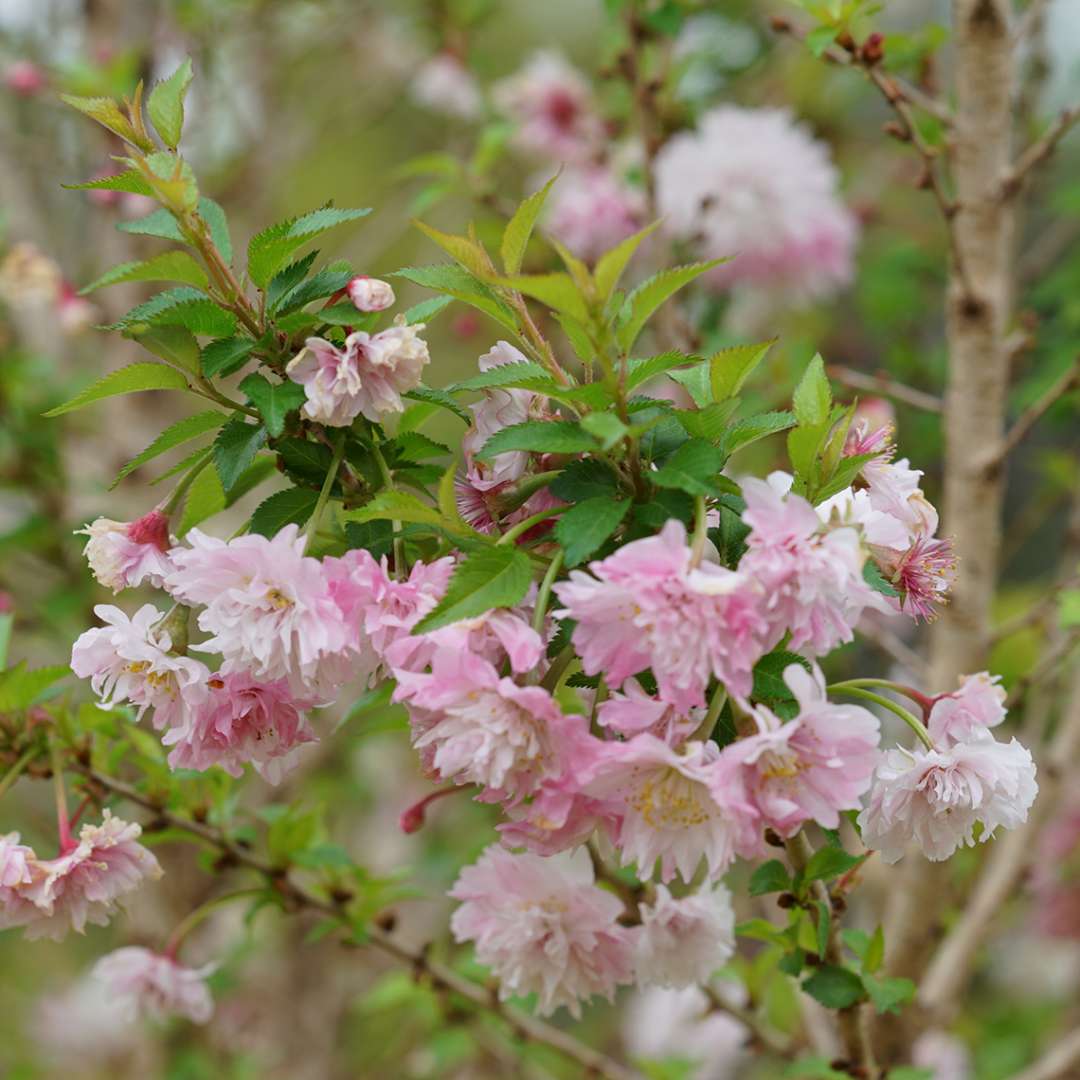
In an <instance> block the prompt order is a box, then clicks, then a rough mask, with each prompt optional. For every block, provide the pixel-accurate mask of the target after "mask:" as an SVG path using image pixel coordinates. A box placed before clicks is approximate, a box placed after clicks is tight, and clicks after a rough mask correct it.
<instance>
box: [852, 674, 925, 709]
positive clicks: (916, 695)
mask: <svg viewBox="0 0 1080 1080" xmlns="http://www.w3.org/2000/svg"><path fill="white" fill-rule="evenodd" d="M833 686H838V687H843V686H879V687H881V688H882V689H883V690H891V691H892V692H893V693H894V694H900V695H902V696H903V697H906V698H910V699H911V700H912V701H914V702H916V703H917V704H918V706H919V708H921V709H923V710H924V711H925V710H927V709H929V708H930V706H931V705H933V700H932V699H931V698H929V697H927V696H926V694H924V693H922V691H920V690H916V689H915V687H913V686H906V685H904V684H903V683H896V682H892V681H891V680H890V679H844V680H843V682H838V683H833Z"/></svg>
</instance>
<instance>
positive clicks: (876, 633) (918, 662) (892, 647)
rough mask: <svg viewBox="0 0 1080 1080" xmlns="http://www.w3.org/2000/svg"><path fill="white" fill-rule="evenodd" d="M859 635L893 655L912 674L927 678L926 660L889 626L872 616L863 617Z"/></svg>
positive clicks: (887, 653) (888, 654)
mask: <svg viewBox="0 0 1080 1080" xmlns="http://www.w3.org/2000/svg"><path fill="white" fill-rule="evenodd" d="M859 636H860V637H863V638H866V640H867V641H869V642H870V643H871V644H872V645H876V646H877V647H878V648H879V649H880V650H881V651H882V652H883V653H885V654H886V655H887V656H891V657H892V658H893V660H895V661H896V662H897V663H898V664H899V665H900V666H901V667H904V668H907V670H908V671H910V672H911V673H912V675H915V676H918V678H919V679H925V678H926V661H925V660H924V659H923V658H922V657H921V656H920V655H919V654H918V653H917V652H916V651H915V650H914V649H913V648H912V647H911V646H910V645H908V644H907V642H905V641H903V640H902V639H901V638H900V637H898V636H897V635H896V634H894V633H893V632H892V630H890V629H889V628H888V627H887V626H882V625H880V624H879V623H877V622H875V621H874V620H873V619H870V618H866V619H863V621H862V623H860V625H859Z"/></svg>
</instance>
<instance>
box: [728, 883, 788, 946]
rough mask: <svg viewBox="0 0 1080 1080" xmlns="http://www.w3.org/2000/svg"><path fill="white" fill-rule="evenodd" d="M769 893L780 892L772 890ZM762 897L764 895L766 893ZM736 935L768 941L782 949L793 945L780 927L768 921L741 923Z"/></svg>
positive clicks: (754, 920)
mask: <svg viewBox="0 0 1080 1080" xmlns="http://www.w3.org/2000/svg"><path fill="white" fill-rule="evenodd" d="M768 891H769V892H779V891H780V890H778V889H770V890H768ZM760 895H764V893H762V894H760ZM735 933H736V935H737V936H738V937H745V938H751V939H752V940H754V941H766V942H768V943H769V944H770V945H779V946H780V947H781V948H787V947H789V946H790V944H791V942H790V941H789V940H788V936H787V934H786V933H784V931H783V930H781V929H780V927H779V926H775V925H774V924H773V923H771V922H769V920H768V919H747V921H746V922H742V923H739V924H738V925H737V926H736V927H735Z"/></svg>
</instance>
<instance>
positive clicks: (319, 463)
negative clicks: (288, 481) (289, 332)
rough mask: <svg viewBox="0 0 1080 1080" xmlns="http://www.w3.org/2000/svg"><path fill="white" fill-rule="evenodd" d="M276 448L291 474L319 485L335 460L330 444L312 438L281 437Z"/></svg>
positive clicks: (296, 478) (299, 479)
mask: <svg viewBox="0 0 1080 1080" xmlns="http://www.w3.org/2000/svg"><path fill="white" fill-rule="evenodd" d="M274 449H275V450H276V451H277V453H278V455H279V456H280V458H281V463H282V465H283V466H284V468H285V472H286V473H288V475H289V476H291V477H293V478H294V479H295V480H297V481H306V482H307V483H309V484H315V485H318V486H321V485H322V482H323V480H324V479H325V478H326V474H327V473H328V472H329V471H330V465H331V463H332V461H333V453H332V452H331V450H330V447H329V446H326V445H325V444H323V443H317V442H312V441H311V440H310V439H280V440H278V442H276V443H275V444H274Z"/></svg>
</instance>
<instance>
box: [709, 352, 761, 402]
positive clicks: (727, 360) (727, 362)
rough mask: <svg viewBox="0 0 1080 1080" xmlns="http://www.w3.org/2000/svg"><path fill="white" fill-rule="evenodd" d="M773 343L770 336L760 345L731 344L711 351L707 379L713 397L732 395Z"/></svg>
mask: <svg viewBox="0 0 1080 1080" xmlns="http://www.w3.org/2000/svg"><path fill="white" fill-rule="evenodd" d="M775 344H776V338H772V339H771V340H770V341H764V342H762V343H761V344H760V345H732V346H731V347H730V348H727V349H721V350H720V351H719V352H716V353H713V355H712V356H711V357H709V381H710V383H711V386H712V394H713V398H714V399H715V400H716V401H723V400H724V399H725V398H729V397H734V396H735V395H736V394H737V393H738V392H739V391H740V390H741V389H742V388H743V384H744V383H745V382H746V380H747V379H748V378H749V377H750V376H751V375H752V374H753V372H754V369H755V368H756V367H757V366H758V364H760V363H761V361H762V360H764V359H765V356H766V354H767V353H768V351H769V350H770V349H771V348H772V347H773V345H775Z"/></svg>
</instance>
